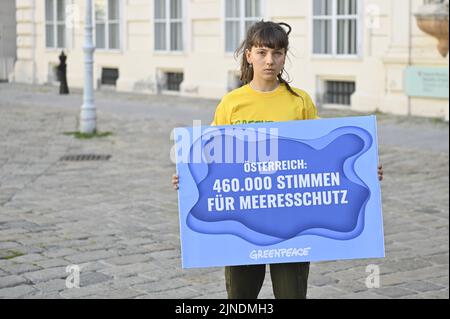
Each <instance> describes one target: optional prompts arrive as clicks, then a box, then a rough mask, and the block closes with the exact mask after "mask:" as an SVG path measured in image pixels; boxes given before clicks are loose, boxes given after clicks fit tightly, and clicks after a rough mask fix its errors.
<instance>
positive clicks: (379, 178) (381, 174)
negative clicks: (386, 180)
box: [378, 164, 383, 181]
mask: <svg viewBox="0 0 450 319" xmlns="http://www.w3.org/2000/svg"><path fill="white" fill-rule="evenodd" d="M378 180H380V181H382V180H383V166H381V164H378Z"/></svg>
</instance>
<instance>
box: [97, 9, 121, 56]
mask: <svg viewBox="0 0 450 319" xmlns="http://www.w3.org/2000/svg"><path fill="white" fill-rule="evenodd" d="M95 46H96V48H98V49H106V50H108V49H120V2H119V0H95Z"/></svg>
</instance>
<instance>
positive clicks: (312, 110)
mask: <svg viewBox="0 0 450 319" xmlns="http://www.w3.org/2000/svg"><path fill="white" fill-rule="evenodd" d="M302 112H303V114H302V115H303V118H304V119H305V120H314V119H320V117H319V116H318V115H317V108H316V106H315V105H314V102H313V100H312V99H311V97H310V96H309V94H307V93H305V107H304V108H303V109H302Z"/></svg>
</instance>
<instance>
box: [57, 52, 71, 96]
mask: <svg viewBox="0 0 450 319" xmlns="http://www.w3.org/2000/svg"><path fill="white" fill-rule="evenodd" d="M66 60H67V56H66V55H65V54H64V51H61V54H60V55H59V61H60V63H59V65H58V71H59V82H60V85H59V94H69V86H68V85H67V74H66V72H67V64H66Z"/></svg>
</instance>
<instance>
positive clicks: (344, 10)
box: [313, 0, 359, 55]
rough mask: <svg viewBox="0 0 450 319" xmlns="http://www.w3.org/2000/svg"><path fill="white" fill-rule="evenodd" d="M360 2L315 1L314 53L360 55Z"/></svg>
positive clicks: (341, 0)
mask: <svg viewBox="0 0 450 319" xmlns="http://www.w3.org/2000/svg"><path fill="white" fill-rule="evenodd" d="M358 28H359V21H358V1H357V0H313V33H314V34H313V53H314V54H327V55H357V54H358Z"/></svg>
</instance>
